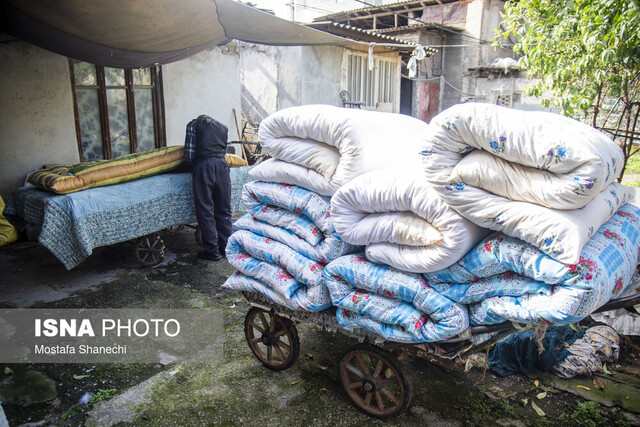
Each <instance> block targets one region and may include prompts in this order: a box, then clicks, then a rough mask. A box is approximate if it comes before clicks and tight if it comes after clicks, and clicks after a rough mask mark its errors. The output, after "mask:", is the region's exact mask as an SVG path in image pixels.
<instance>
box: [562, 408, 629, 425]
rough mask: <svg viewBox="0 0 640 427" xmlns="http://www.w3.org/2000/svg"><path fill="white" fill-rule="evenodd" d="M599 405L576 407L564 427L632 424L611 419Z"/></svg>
mask: <svg viewBox="0 0 640 427" xmlns="http://www.w3.org/2000/svg"><path fill="white" fill-rule="evenodd" d="M599 406H600V405H599V404H597V403H595V402H582V403H579V404H578V406H576V409H575V410H574V411H573V412H572V413H571V414H570V415H569V416H567V417H566V418H565V419H564V420H563V422H562V425H563V426H581V427H598V426H619V427H626V426H630V425H631V424H630V423H629V422H628V421H627V420H625V419H624V418H622V417H621V416H618V417H615V415H614V417H615V418H614V417H610V416H608V415H607V414H605V413H604V412H603V411H601V410H600V408H599Z"/></svg>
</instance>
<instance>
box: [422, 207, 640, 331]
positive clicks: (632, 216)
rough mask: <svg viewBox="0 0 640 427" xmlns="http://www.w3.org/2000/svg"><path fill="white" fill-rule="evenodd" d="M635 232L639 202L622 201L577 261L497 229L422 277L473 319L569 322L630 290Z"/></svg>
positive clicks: (639, 226) (639, 230) (637, 242)
mask: <svg viewBox="0 0 640 427" xmlns="http://www.w3.org/2000/svg"><path fill="white" fill-rule="evenodd" d="M639 236H640V208H638V207H636V206H634V205H631V204H626V205H624V206H623V207H622V208H620V209H619V210H618V211H617V212H616V213H615V214H614V215H613V216H612V217H611V219H609V221H607V222H606V223H605V224H603V225H602V226H601V227H600V228H599V229H598V230H597V231H596V232H595V234H594V235H593V236H592V237H591V239H589V241H588V242H587V244H586V245H585V246H584V248H583V250H582V252H581V254H580V258H579V261H578V262H577V263H575V264H563V263H561V262H559V261H557V260H555V259H553V258H551V257H550V256H549V255H546V254H545V253H543V252H542V251H540V249H538V248H536V247H534V246H532V245H531V244H528V243H525V242H523V241H522V240H519V239H517V238H513V237H508V236H506V235H504V234H502V233H496V234H493V235H491V236H489V237H488V238H486V239H485V240H484V241H482V242H481V243H480V244H478V245H477V246H476V247H475V248H474V249H472V250H471V251H470V252H469V253H468V254H467V255H465V256H464V257H463V258H462V259H461V260H460V261H459V262H458V263H456V264H454V265H452V266H451V267H448V268H446V269H443V270H440V271H438V272H435V273H429V274H425V275H424V277H425V278H426V279H427V282H428V283H429V285H430V286H431V287H433V288H434V289H435V290H437V291H438V292H439V293H441V294H442V295H444V296H446V297H448V298H450V299H452V300H454V301H457V302H459V303H463V304H468V305H469V316H470V319H471V323H472V324H476V325H478V324H495V323H500V322H504V321H505V320H510V321H516V322H522V323H538V324H540V323H544V324H568V323H572V322H576V321H578V320H581V319H583V318H585V317H586V316H588V315H589V314H591V313H592V312H593V311H594V310H596V309H597V308H598V307H600V306H602V305H603V304H605V303H607V302H608V301H609V300H610V299H611V298H615V297H619V296H621V295H624V294H625V293H627V292H629V291H630V290H631V283H632V276H633V273H634V271H635V269H636V266H637V265H638V250H639V248H640V238H639Z"/></svg>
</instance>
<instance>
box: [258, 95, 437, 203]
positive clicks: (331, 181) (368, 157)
mask: <svg viewBox="0 0 640 427" xmlns="http://www.w3.org/2000/svg"><path fill="white" fill-rule="evenodd" d="M426 131H427V124H426V123H425V122H423V121H421V120H419V119H416V118H413V117H410V116H406V115H403V114H392V113H382V112H377V111H367V110H359V109H351V108H340V107H335V106H331V105H303V106H299V107H291V108H285V109H283V110H280V111H278V112H276V113H274V114H271V115H270V116H268V117H267V118H265V119H264V120H263V121H262V122H261V123H260V129H259V132H258V135H259V138H260V144H261V146H262V148H263V150H264V151H266V152H267V153H268V154H269V155H271V157H272V159H269V160H267V161H265V162H263V163H261V164H259V165H257V166H255V167H254V168H253V169H252V171H251V175H252V177H253V178H255V179H257V180H261V181H268V182H280V183H288V184H293V185H297V186H300V187H303V188H308V189H310V190H311V191H313V192H315V193H317V194H320V195H323V196H331V195H333V193H335V192H336V190H337V189H338V188H340V186H342V185H344V184H346V183H347V182H349V181H351V180H352V179H353V178H355V177H357V176H359V175H361V174H363V173H365V172H368V171H371V170H375V169H378V168H384V167H387V166H391V165H407V164H420V156H419V155H417V154H418V153H419V152H420V147H421V145H422V142H421V141H422V138H423V136H424V134H425V132H426Z"/></svg>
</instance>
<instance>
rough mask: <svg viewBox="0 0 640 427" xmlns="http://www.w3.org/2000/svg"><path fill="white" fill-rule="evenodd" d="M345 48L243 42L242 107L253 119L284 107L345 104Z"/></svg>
mask: <svg viewBox="0 0 640 427" xmlns="http://www.w3.org/2000/svg"><path fill="white" fill-rule="evenodd" d="M343 51H344V49H343V48H341V47H334V46H319V47H311V46H289V47H285V46H282V47H273V46H257V45H250V44H240V69H241V84H242V89H241V90H242V108H243V112H244V115H245V116H246V117H247V118H248V119H249V120H250V121H251V122H253V123H259V122H260V121H262V119H264V118H265V117H267V116H268V115H269V114H272V113H275V112H276V111H278V110H281V109H283V108H287V107H292V106H296V105H306V104H331V105H338V106H341V105H342V101H341V99H340V90H341V80H342V57H343Z"/></svg>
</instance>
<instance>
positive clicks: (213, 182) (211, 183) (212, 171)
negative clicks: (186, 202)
mask: <svg viewBox="0 0 640 427" xmlns="http://www.w3.org/2000/svg"><path fill="white" fill-rule="evenodd" d="M193 199H194V202H195V207H196V218H197V220H198V224H199V225H200V231H201V233H202V246H203V249H204V250H205V251H207V252H211V253H217V252H218V251H219V252H220V253H221V254H224V249H225V247H226V245H227V240H229V236H231V233H232V232H233V230H232V229H231V176H230V175H229V166H227V163H226V162H225V160H224V159H221V158H217V157H216V158H211V159H206V160H202V161H200V162H197V163H196V164H194V165H193Z"/></svg>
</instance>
